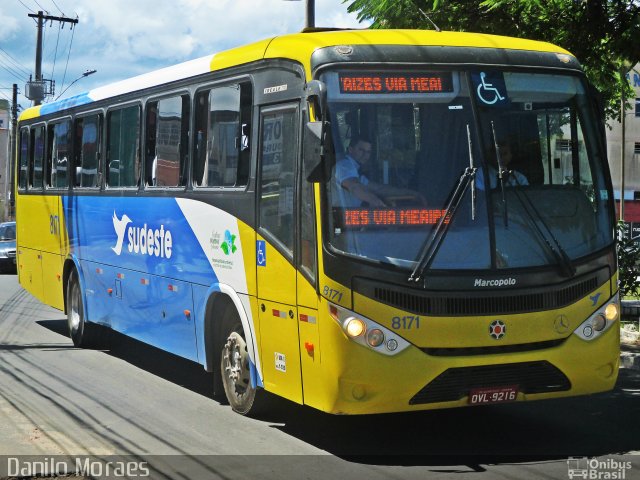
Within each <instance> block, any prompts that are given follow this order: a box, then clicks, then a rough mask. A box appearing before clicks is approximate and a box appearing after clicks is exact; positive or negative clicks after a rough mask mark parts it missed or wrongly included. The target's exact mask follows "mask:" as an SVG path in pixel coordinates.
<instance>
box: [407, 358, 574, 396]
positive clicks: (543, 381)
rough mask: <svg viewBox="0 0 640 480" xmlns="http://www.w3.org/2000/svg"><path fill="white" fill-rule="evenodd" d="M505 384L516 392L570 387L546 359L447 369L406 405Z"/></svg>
mask: <svg viewBox="0 0 640 480" xmlns="http://www.w3.org/2000/svg"><path fill="white" fill-rule="evenodd" d="M507 385H518V391H520V392H523V393H529V394H532V393H547V392H562V391H565V390H569V389H570V388H571V382H570V381H569V379H568V378H567V377H566V376H565V375H564V373H562V372H561V371H560V370H558V369H557V368H556V367H554V366H553V365H551V364H550V363H549V362H546V361H542V362H523V363H508V364H503V365H486V366H480V367H463V368H450V369H448V370H445V371H444V372H443V373H441V374H440V375H439V376H438V377H436V378H435V379H434V380H433V381H432V382H430V383H428V384H427V385H425V387H424V388H423V389H422V390H420V391H419V392H418V393H416V394H415V395H414V397H413V398H412V399H411V400H409V404H410V405H418V404H422V403H436V402H452V401H456V400H460V399H461V398H463V397H465V396H467V395H468V394H469V391H470V390H472V389H474V388H489V387H504V386H507Z"/></svg>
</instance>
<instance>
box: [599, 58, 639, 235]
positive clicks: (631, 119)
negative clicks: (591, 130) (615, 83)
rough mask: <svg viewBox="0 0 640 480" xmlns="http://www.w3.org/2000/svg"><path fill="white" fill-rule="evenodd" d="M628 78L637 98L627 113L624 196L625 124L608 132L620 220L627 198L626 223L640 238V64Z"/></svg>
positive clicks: (611, 123)
mask: <svg viewBox="0 0 640 480" xmlns="http://www.w3.org/2000/svg"><path fill="white" fill-rule="evenodd" d="M627 79H628V80H629V83H630V84H631V87H632V88H633V90H634V92H635V95H634V98H632V99H631V104H632V107H631V108H630V109H629V108H628V109H627V111H626V114H625V129H624V138H625V142H624V144H625V152H624V154H625V155H624V156H625V160H624V194H623V193H622V183H623V182H622V181H621V178H622V137H623V135H622V122H610V123H609V127H610V128H609V129H607V154H608V157H609V167H610V168H611V180H612V182H613V189H614V192H615V199H616V208H617V212H618V218H620V199H621V198H623V199H624V212H623V213H624V221H625V222H626V223H627V224H629V228H631V231H632V235H633V236H634V237H639V238H640V64H638V65H636V66H635V67H634V68H633V69H632V70H631V71H630V72H629V73H628V74H627Z"/></svg>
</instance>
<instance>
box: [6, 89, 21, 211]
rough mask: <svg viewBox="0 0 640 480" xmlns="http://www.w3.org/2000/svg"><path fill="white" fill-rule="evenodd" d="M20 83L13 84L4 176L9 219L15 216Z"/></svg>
mask: <svg viewBox="0 0 640 480" xmlns="http://www.w3.org/2000/svg"><path fill="white" fill-rule="evenodd" d="M17 133H18V84H17V83H14V84H13V96H12V99H11V130H10V131H9V157H8V158H7V165H6V172H5V176H4V192H5V199H4V200H5V202H4V218H5V219H7V220H9V219H12V218H14V214H13V205H14V202H15V200H14V198H15V197H14V194H15V186H14V180H15V177H14V172H15V169H14V168H13V162H14V161H15V159H16V145H17V144H18V140H17V137H16V135H17Z"/></svg>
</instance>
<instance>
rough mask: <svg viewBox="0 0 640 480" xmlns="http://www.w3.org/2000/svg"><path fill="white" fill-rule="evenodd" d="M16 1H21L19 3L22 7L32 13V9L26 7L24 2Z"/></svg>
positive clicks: (19, 0) (20, 0)
mask: <svg viewBox="0 0 640 480" xmlns="http://www.w3.org/2000/svg"><path fill="white" fill-rule="evenodd" d="M18 2H19V3H21V4H22V6H23V7H24V8H26V9H27V10H29V11H30V12H31V13H34V10H32V9H31V8H30V7H27V6H26V5H25V4H24V2H23V1H22V0H18Z"/></svg>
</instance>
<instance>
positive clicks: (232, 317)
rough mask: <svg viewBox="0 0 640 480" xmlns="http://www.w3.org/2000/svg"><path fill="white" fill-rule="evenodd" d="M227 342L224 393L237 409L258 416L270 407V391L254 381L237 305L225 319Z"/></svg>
mask: <svg viewBox="0 0 640 480" xmlns="http://www.w3.org/2000/svg"><path fill="white" fill-rule="evenodd" d="M222 332H223V339H224V340H223V341H224V344H223V345H222V349H221V351H220V371H221V377H222V385H223V387H224V392H225V395H226V397H227V400H228V402H229V405H231V408H232V409H233V411H235V412H237V413H239V414H241V415H251V416H253V415H256V414H258V413H261V412H264V411H265V410H266V409H267V408H268V407H267V403H268V399H267V397H268V394H267V392H265V391H264V390H263V389H260V388H257V387H256V386H255V385H252V383H251V367H250V364H251V359H250V357H249V350H248V346H247V342H246V340H245V337H244V332H243V329H242V324H241V323H240V319H239V318H238V314H237V313H236V312H235V309H234V308H233V306H231V305H230V306H229V307H227V309H226V312H225V314H224V318H223V321H222Z"/></svg>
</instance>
